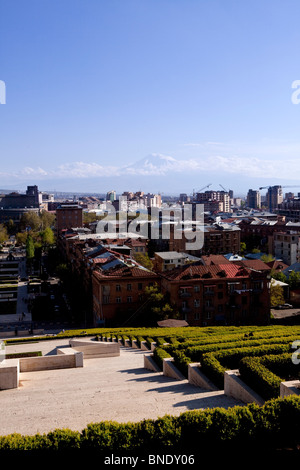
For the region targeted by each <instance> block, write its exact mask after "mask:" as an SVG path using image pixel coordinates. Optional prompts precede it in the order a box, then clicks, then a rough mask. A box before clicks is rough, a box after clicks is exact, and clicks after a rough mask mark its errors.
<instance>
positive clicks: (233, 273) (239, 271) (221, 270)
mask: <svg viewBox="0 0 300 470" xmlns="http://www.w3.org/2000/svg"><path fill="white" fill-rule="evenodd" d="M162 275H163V277H165V278H166V279H169V280H185V279H189V280H191V279H197V278H202V279H206V278H207V279H222V278H230V279H232V278H236V277H248V276H249V271H248V270H247V269H245V268H243V267H242V266H238V265H236V264H233V263H229V264H228V263H226V264H218V265H209V266H203V265H202V264H200V263H193V264H190V265H188V266H184V267H180V268H175V269H172V270H170V271H165V272H163V273H162Z"/></svg>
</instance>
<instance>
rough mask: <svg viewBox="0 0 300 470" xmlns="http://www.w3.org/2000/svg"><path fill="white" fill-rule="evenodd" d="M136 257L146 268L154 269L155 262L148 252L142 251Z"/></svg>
mask: <svg viewBox="0 0 300 470" xmlns="http://www.w3.org/2000/svg"><path fill="white" fill-rule="evenodd" d="M134 259H135V260H136V261H137V262H138V263H139V264H141V265H142V266H144V268H147V269H149V270H150V271H152V269H153V263H152V261H151V259H150V258H149V256H148V255H147V254H142V253H136V254H135V255H134Z"/></svg>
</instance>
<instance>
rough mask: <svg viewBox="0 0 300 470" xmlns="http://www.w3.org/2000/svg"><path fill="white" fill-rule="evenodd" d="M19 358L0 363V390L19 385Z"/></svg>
mask: <svg viewBox="0 0 300 470" xmlns="http://www.w3.org/2000/svg"><path fill="white" fill-rule="evenodd" d="M19 372H20V366H19V359H9V361H2V362H1V363H0V390H7V389H10V388H17V387H18V386H19Z"/></svg>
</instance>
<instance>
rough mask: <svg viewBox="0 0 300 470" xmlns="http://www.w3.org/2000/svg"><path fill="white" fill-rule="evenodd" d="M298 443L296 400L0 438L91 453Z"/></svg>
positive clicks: (21, 445) (5, 442)
mask: <svg viewBox="0 0 300 470" xmlns="http://www.w3.org/2000/svg"><path fill="white" fill-rule="evenodd" d="M299 444H300V398H299V397H296V396H291V397H286V398H283V399H273V400H270V401H268V402H266V403H265V404H264V405H263V406H262V407H260V406H258V405H256V404H253V403H252V404H250V405H247V406H236V407H233V408H229V409H225V408H213V409H206V410H198V411H188V412H185V413H182V414H181V415H179V416H177V417H176V416H169V415H166V416H164V417H162V418H158V419H156V420H151V419H147V420H143V421H140V422H138V423H131V422H129V423H117V422H114V421H104V422H100V423H91V424H89V425H88V426H87V427H86V428H85V429H83V431H82V432H81V433H80V432H77V431H71V430H69V429H61V430H59V429H57V430H55V431H53V432H50V433H48V434H43V435H41V434H36V435H34V436H22V435H20V434H11V435H8V436H0V451H3V450H51V451H59V450H74V449H75V450H76V449H78V450H87V451H88V452H90V451H92V450H96V451H103V452H108V451H109V452H126V451H128V452H132V453H133V452H141V453H142V454H143V455H147V453H151V454H152V453H153V450H155V453H156V454H158V453H159V452H162V451H165V452H166V451H168V452H169V453H172V452H174V453H176V454H177V455H178V454H179V453H184V454H185V455H186V454H188V453H193V454H196V455H197V454H199V455H201V453H203V452H206V451H207V450H208V449H213V450H214V452H216V451H218V450H227V451H229V450H234V449H240V448H244V449H245V450H248V451H251V450H253V449H254V450H257V449H259V448H261V449H262V450H275V449H278V448H279V449H284V448H286V447H289V448H294V449H296V448H297V445H299Z"/></svg>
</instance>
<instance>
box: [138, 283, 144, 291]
mask: <svg viewBox="0 0 300 470" xmlns="http://www.w3.org/2000/svg"><path fill="white" fill-rule="evenodd" d="M138 290H143V284H142V283H141V282H139V283H138Z"/></svg>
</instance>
